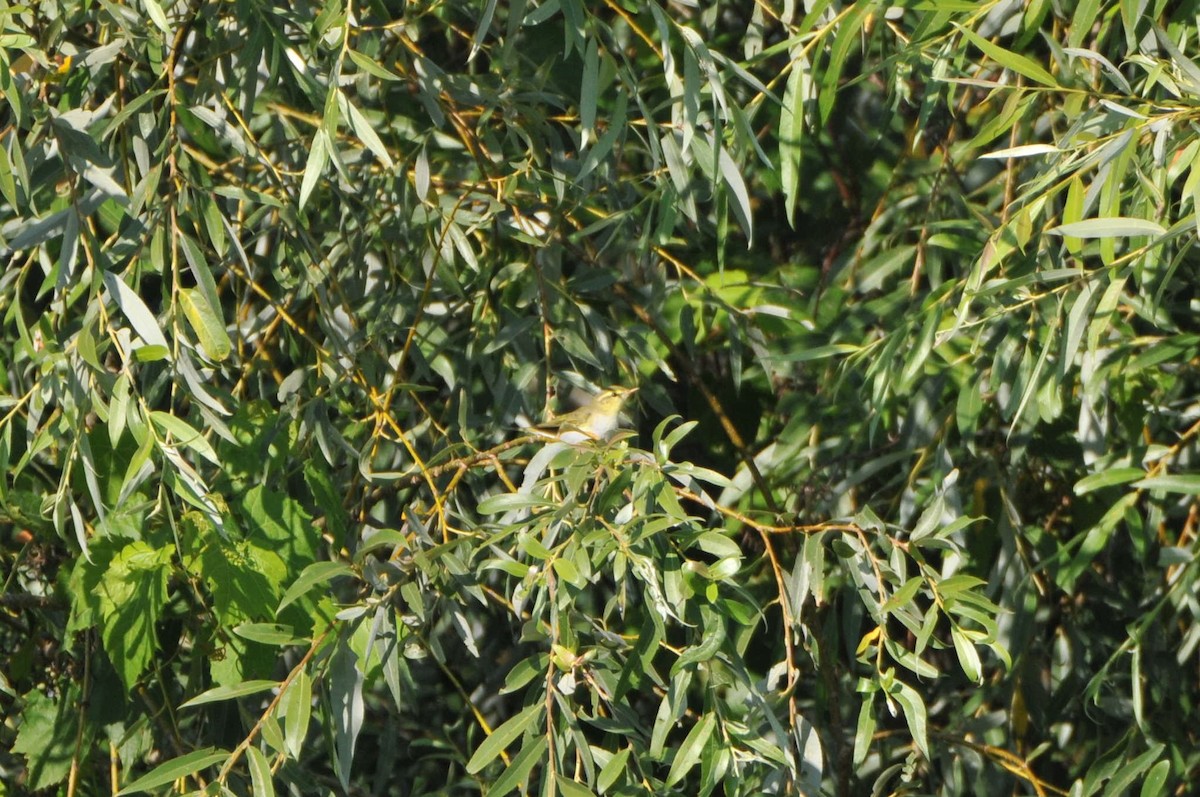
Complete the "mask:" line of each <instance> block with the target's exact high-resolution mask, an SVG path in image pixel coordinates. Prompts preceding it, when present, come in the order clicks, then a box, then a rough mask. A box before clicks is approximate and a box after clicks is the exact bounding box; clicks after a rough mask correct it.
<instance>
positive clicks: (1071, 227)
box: [1047, 216, 1167, 238]
mask: <svg viewBox="0 0 1200 797" xmlns="http://www.w3.org/2000/svg"><path fill="white" fill-rule="evenodd" d="M1047 232H1049V233H1052V234H1054V235H1069V236H1073V237H1075V238H1128V237H1131V236H1136V235H1150V236H1160V235H1166V234H1167V229H1166V228H1165V227H1163V226H1162V225H1161V224H1159V223H1157V222H1153V221H1150V220H1149V219H1132V218H1127V217H1124V216H1113V217H1110V218H1104V219H1085V220H1084V221H1077V222H1073V223H1071V224H1060V225H1059V226H1057V227H1052V228H1051V229H1049V230H1047Z"/></svg>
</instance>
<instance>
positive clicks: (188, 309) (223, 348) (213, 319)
mask: <svg viewBox="0 0 1200 797" xmlns="http://www.w3.org/2000/svg"><path fill="white" fill-rule="evenodd" d="M179 304H180V306H181V307H182V308H183V315H184V317H185V318H187V321H188V324H189V325H190V326H191V328H192V331H193V332H195V333H196V338H197V339H198V340H199V341H200V347H201V348H202V349H204V353H205V354H206V355H208V358H209V359H210V360H212V361H213V362H223V361H224V360H225V359H226V358H228V357H229V353H230V352H231V351H232V350H233V346H232V344H231V343H230V341H229V335H228V334H227V333H226V332H225V324H224V323H222V321H221V319H220V318H219V317H218V316H217V314H216V312H215V311H214V310H213V308H212V307H211V306H209V304H208V300H207V299H205V297H204V294H203V293H201V292H200V291H199V290H197V289H194V288H185V289H183V290H181V291H180V292H179Z"/></svg>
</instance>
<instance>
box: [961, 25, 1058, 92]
mask: <svg viewBox="0 0 1200 797" xmlns="http://www.w3.org/2000/svg"><path fill="white" fill-rule="evenodd" d="M951 24H953V25H954V27H956V28H958V30H959V32H960V33H962V35H963V36H965V37H966V38H967V40H968V41H969V42H971V44H974V45H975V46H976V47H978V48H979V49H980V50H982V51H983V52H984V54H985V55H987V56H988V57H989V58H991V59H992V60H993V61H995V62H996V63H998V64H1000V66H1002V67H1005V68H1006V69H1011V70H1012V71H1014V72H1016V73H1017V74H1020V75H1024V76H1025V77H1027V78H1029V79H1030V80H1034V81H1037V82H1038V83H1041V84H1042V85H1043V86H1049V87H1050V88H1054V89H1056V88H1059V85H1058V81H1057V80H1055V79H1054V75H1052V74H1050V73H1049V72H1047V71H1046V69H1045V68H1044V67H1042V66H1041V65H1039V64H1038V63H1037V62H1035V61H1033V60H1031V59H1029V58H1027V57H1025V56H1023V55H1017V54H1016V53H1014V52H1012V51H1010V50H1006V49H1004V48H1003V47H1001V46H1000V45H998V44H992V43H991V42H990V41H988V40H987V39H985V38H983V37H982V36H980V35H979V34H978V33H976V32H975V31H973V30H970V29H968V28H964V27H963V26H962V25H959V24H958V23H957V22H954V23H951Z"/></svg>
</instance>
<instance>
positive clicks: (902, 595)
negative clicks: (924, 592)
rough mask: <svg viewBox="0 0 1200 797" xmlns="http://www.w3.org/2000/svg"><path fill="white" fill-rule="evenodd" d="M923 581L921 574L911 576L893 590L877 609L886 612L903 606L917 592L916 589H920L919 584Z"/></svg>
mask: <svg viewBox="0 0 1200 797" xmlns="http://www.w3.org/2000/svg"><path fill="white" fill-rule="evenodd" d="M924 583H925V579H923V578H921V576H913V577H912V578H910V579H909V580H908V581H906V582H904V586H902V587H900V589H898V590H896V591H895V592H893V593H892V597H890V598H888V599H887V600H886V601H884V603H883V605H882V606H880V607H879V611H880V612H881V613H883V614H887V613H888V612H891V611H895V610H896V609H899V608H901V607H903V606H905V605H906V604H907V603H908V602H909V601H911V600H912V599H913V597H914V596H915V595H916V594H917V591H918V590H920V589H921V585H922V584H924Z"/></svg>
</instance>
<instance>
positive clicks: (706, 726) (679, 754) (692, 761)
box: [665, 714, 717, 788]
mask: <svg viewBox="0 0 1200 797" xmlns="http://www.w3.org/2000/svg"><path fill="white" fill-rule="evenodd" d="M716 727H717V717H716V715H715V714H705V715H704V716H703V717H702V718H701V719H700V721H699V722H697V723H696V724H695V725H693V726H692V729H691V731H689V732H688V735H687V738H686V739H684V740H683V744H681V745H679V750H678V751H676V753H675V760H674V761H672V762H671V771H670V772H668V773H667V780H666V783H665V785H666V786H667V788H670V787H671V786H674V785H675V784H676V783H678V782H679V781H681V780H683V776H684V775H686V774H687V773H688V771H689V770H691V768H692V767H694V766H696V764H698V763H699V762H700V754H701V753H702V752H703V751H704V745H705V744H707V743H708V737H709V736H711V735H712V732H713V729H714V728H716Z"/></svg>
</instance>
